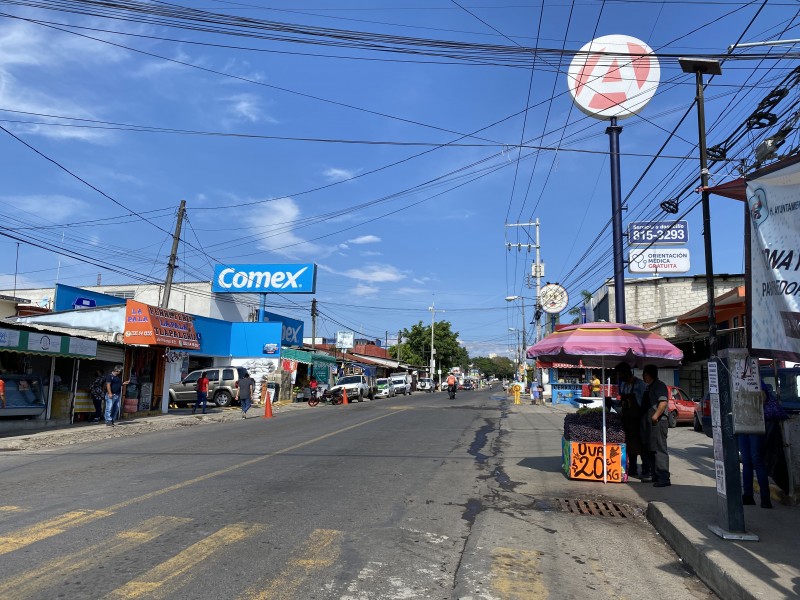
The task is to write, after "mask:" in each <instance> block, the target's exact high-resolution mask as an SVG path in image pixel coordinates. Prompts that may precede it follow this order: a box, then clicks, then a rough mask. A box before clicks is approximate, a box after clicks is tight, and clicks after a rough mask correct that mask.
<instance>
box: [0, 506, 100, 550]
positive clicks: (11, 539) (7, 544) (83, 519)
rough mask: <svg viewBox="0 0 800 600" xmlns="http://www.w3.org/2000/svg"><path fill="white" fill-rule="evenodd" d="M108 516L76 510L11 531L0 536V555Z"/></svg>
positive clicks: (96, 511)
mask: <svg viewBox="0 0 800 600" xmlns="http://www.w3.org/2000/svg"><path fill="white" fill-rule="evenodd" d="M110 514H111V512H109V511H107V510H76V511H72V512H68V513H65V514H63V515H61V516H60V517H56V518H55V519H50V520H49V521H45V522H44V523H37V524H36V525H31V526H30V527H25V528H24V529H20V530H18V531H12V532H11V533H9V534H8V535H3V536H0V555H2V554H7V553H9V552H13V551H14V550H19V549H20V548H24V547H25V546H30V545H31V544H33V543H34V542H39V541H41V540H44V539H47V538H49V537H53V536H54V535H58V534H59V533H64V532H65V531H68V530H70V529H74V528H75V527H80V526H81V525H86V524H87V523H91V522H92V521H96V520H97V519H102V518H104V517H107V516H108V515H110Z"/></svg>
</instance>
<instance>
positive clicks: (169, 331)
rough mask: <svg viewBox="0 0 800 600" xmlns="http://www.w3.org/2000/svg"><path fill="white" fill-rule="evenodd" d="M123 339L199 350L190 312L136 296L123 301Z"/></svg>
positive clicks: (130, 342) (144, 343) (150, 344)
mask: <svg viewBox="0 0 800 600" xmlns="http://www.w3.org/2000/svg"><path fill="white" fill-rule="evenodd" d="M123 339H124V342H125V343H126V344H143V345H146V346H168V347H170V348H185V349H187V350H199V349H200V341H199V340H198V337H197V332H196V331H195V329H194V318H193V317H192V315H188V314H186V313H182V312H178V311H177V310H167V309H164V308H157V307H155V306H150V305H149V304H143V303H142V302H137V301H136V300H128V301H127V302H126V303H125V329H124V338H123Z"/></svg>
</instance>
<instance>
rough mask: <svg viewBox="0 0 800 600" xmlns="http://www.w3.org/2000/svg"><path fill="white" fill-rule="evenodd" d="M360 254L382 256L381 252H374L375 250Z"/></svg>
mask: <svg viewBox="0 0 800 600" xmlns="http://www.w3.org/2000/svg"><path fill="white" fill-rule="evenodd" d="M361 254H362V255H363V256H383V252H376V251H375V250H364V252H362V253H361Z"/></svg>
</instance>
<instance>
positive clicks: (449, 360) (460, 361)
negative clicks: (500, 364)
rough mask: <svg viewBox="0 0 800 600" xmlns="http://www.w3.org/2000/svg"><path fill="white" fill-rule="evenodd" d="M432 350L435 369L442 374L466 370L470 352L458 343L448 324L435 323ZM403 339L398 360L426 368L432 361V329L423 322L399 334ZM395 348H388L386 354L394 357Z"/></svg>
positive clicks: (396, 348)
mask: <svg viewBox="0 0 800 600" xmlns="http://www.w3.org/2000/svg"><path fill="white" fill-rule="evenodd" d="M433 335H434V340H433V343H434V347H435V349H436V368H437V369H441V370H442V372H443V373H444V372H446V371H449V370H450V369H452V368H453V367H461V368H466V367H467V366H468V365H469V362H470V360H469V353H468V352H467V350H466V349H465V348H464V347H463V346H461V345H460V344H459V343H458V332H457V331H453V330H452V325H451V324H450V322H449V321H437V322H436V323H435V324H434V326H433ZM400 338H401V339H402V340H403V342H402V343H401V344H399V346H400V359H401V360H402V361H403V362H408V363H411V364H414V365H418V366H423V365H429V364H430V360H431V326H430V325H424V324H423V323H422V321H420V322H419V323H416V324H414V325H412V326H411V327H410V328H408V329H403V330H401V331H400ZM397 350H398V345H397V344H396V345H394V346H392V347H391V348H390V349H389V354H390V355H391V356H392V357H394V358H397Z"/></svg>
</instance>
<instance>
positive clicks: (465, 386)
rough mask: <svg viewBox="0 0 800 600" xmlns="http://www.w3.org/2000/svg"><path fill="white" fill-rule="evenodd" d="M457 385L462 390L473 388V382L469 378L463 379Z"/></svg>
mask: <svg viewBox="0 0 800 600" xmlns="http://www.w3.org/2000/svg"><path fill="white" fill-rule="evenodd" d="M458 387H459V388H460V389H462V390H474V389H475V384H474V383H472V381H470V380H469V379H465V380H464V382H463V383H462V384H461V385H460V386H458Z"/></svg>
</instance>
